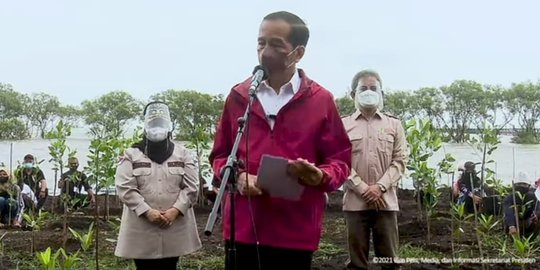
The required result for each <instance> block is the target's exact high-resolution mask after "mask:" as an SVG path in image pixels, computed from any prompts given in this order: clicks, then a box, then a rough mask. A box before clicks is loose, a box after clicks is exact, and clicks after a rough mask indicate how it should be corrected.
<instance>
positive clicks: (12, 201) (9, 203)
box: [0, 168, 23, 228]
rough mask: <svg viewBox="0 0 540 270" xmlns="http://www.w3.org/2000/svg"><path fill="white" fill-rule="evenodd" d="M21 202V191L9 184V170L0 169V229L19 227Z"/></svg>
mask: <svg viewBox="0 0 540 270" xmlns="http://www.w3.org/2000/svg"><path fill="white" fill-rule="evenodd" d="M21 202H22V198H21V189H20V188H19V186H17V185H14V184H13V183H12V182H11V174H10V172H9V170H8V169H6V168H0V228H2V227H4V226H6V225H12V226H13V227H17V228H20V227H21V224H20V222H19V219H20V216H21V212H22V211H21V210H22V208H23V207H22V205H21Z"/></svg>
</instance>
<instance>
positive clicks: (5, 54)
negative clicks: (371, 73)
mask: <svg viewBox="0 0 540 270" xmlns="http://www.w3.org/2000/svg"><path fill="white" fill-rule="evenodd" d="M279 10H287V11H290V12H293V13H295V14H297V15H299V16H300V17H301V18H303V19H304V20H305V21H306V23H307V24H308V27H309V28H310V31H311V38H310V40H309V43H308V46H307V50H306V54H305V56H304V58H303V59H302V61H301V62H300V64H299V67H301V68H303V69H304V70H305V71H306V73H307V75H308V76H310V77H311V78H313V79H315V80H316V81H318V82H319V83H321V84H322V85H324V86H325V87H327V88H328V89H329V90H330V91H332V92H333V93H334V95H336V96H342V95H344V94H345V92H346V91H347V89H348V87H349V84H350V80H351V78H352V76H353V75H354V74H355V73H356V72H357V71H359V70H361V69H364V68H373V69H375V70H378V71H379V72H380V73H381V75H382V79H383V87H384V88H385V89H386V90H397V89H403V90H409V89H417V88H420V87H423V86H442V85H447V84H450V83H451V82H452V81H454V80H456V79H470V80H476V81H479V82H482V83H489V84H501V85H505V86H508V85H510V84H511V83H512V82H520V81H526V80H531V81H537V80H538V79H540V73H539V72H540V49H539V48H540V35H538V26H539V25H540V16H538V10H540V2H538V1H532V0H531V1H512V2H509V1H493V0H492V1H486V0H480V1H462V0H459V1H444V2H443V1H427V0H426V1H420V0H418V1H317V0H311V1H285V0H273V1H138V0H136V1H133V0H131V1H127V0H116V1H104V0H93V1H73V0H70V1H68V0H58V1H54V0H53V1H8V0H0V82H2V83H10V84H12V85H13V86H14V88H15V89H16V90H18V91H22V92H26V93H30V92H38V91H44V92H47V93H50V94H53V95H56V96H58V97H59V98H60V100H61V101H62V102H64V103H69V104H79V103H80V102H81V101H83V100H85V99H91V98H95V97H97V96H99V95H102V94H104V93H107V92H109V91H112V90H127V91H129V92H130V93H132V94H133V95H134V96H135V97H137V98H140V99H147V98H148V97H149V96H150V95H152V94H155V93H157V92H160V91H163V90H167V89H179V90H180V89H193V90H198V91H202V92H206V93H211V94H227V93H228V92H229V89H230V88H231V86H233V85H234V84H236V83H237V82H239V81H241V80H243V79H245V78H246V77H247V76H249V75H250V74H251V71H252V69H253V67H254V66H255V65H257V56H256V45H257V34H258V28H259V24H260V22H261V20H262V18H263V17H264V16H265V15H266V14H268V13H271V12H274V11H279Z"/></svg>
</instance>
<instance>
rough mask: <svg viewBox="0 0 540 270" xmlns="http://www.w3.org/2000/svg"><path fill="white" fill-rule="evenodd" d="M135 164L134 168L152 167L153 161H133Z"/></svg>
mask: <svg viewBox="0 0 540 270" xmlns="http://www.w3.org/2000/svg"><path fill="white" fill-rule="evenodd" d="M132 166H133V169H134V170H135V169H138V168H152V163H150V162H133V164H132Z"/></svg>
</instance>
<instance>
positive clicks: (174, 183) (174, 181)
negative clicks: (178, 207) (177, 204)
mask: <svg viewBox="0 0 540 270" xmlns="http://www.w3.org/2000/svg"><path fill="white" fill-rule="evenodd" d="M185 174H186V172H185V171H184V168H182V167H169V175H168V176H167V185H166V187H167V191H168V192H171V193H178V192H179V191H180V189H181V188H182V185H183V183H184V175H185Z"/></svg>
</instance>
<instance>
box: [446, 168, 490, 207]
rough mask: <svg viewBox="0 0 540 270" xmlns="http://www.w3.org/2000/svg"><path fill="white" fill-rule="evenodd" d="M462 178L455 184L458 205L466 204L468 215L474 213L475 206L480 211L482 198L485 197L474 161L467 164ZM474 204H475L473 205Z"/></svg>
mask: <svg viewBox="0 0 540 270" xmlns="http://www.w3.org/2000/svg"><path fill="white" fill-rule="evenodd" d="M459 170H460V171H462V173H461V176H460V177H459V179H458V180H457V182H456V183H455V184H454V187H453V194H454V196H457V204H463V203H464V204H465V211H466V212H467V213H474V205H476V209H477V210H479V207H480V203H481V202H482V198H483V197H484V196H485V194H483V191H482V187H481V183H480V182H481V181H480V178H479V177H478V176H477V175H476V170H475V164H474V162H472V161H467V162H465V164H464V166H463V168H459ZM473 202H474V203H473Z"/></svg>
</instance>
